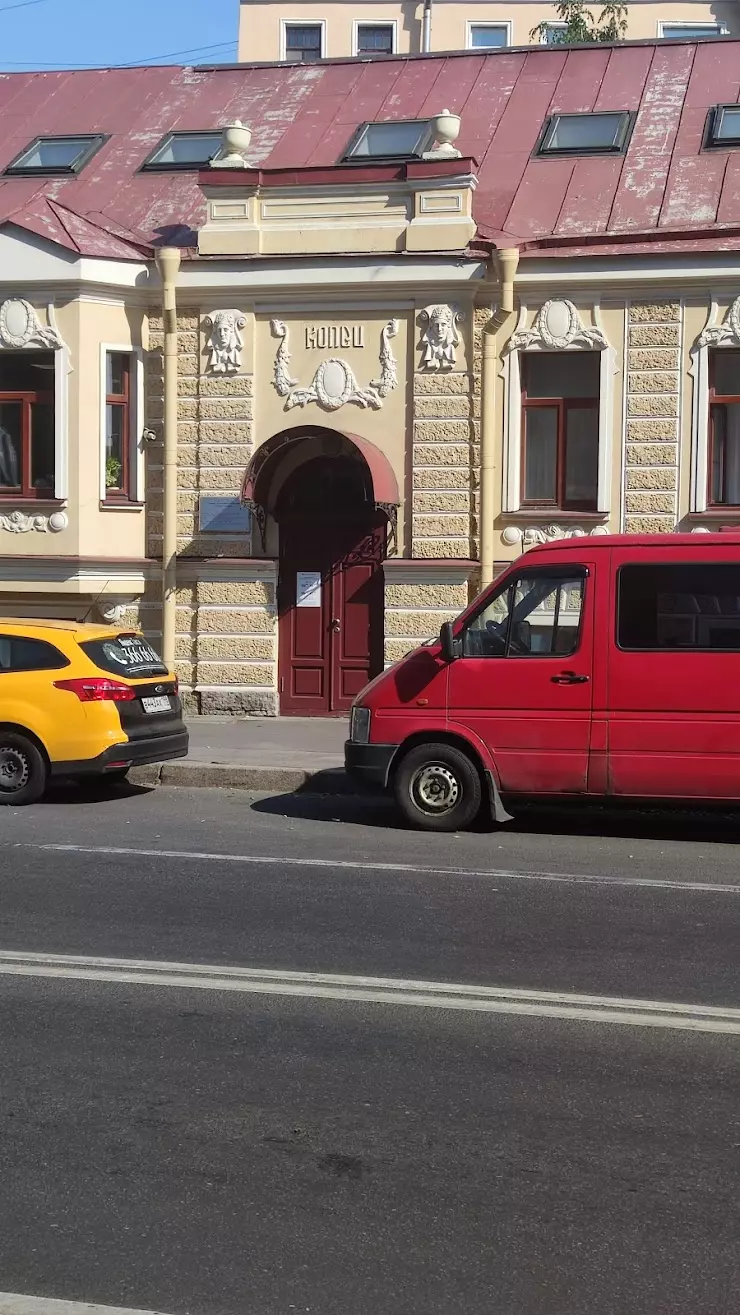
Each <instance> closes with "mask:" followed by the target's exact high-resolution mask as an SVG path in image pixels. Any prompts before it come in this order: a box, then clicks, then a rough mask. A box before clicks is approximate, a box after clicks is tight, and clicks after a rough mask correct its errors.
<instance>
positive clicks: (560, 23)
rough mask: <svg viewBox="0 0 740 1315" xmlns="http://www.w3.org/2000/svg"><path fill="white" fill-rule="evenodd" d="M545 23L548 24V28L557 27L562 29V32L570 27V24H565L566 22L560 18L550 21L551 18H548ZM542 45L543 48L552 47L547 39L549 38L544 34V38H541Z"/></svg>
mask: <svg viewBox="0 0 740 1315" xmlns="http://www.w3.org/2000/svg"><path fill="white" fill-rule="evenodd" d="M545 23H546V25H547V27H557V28H559V29H560V31H561V32H564V31H565V29H566V28H567V26H568V24H567V23H565V22H564V21H563V20H562V19H560V18H552V19H550V18H546V19H545ZM540 45H541V46H549V45H550V42H549V41H548V39H547V37H546V36H545V34H544V32H543V33H542V36H541V37H540Z"/></svg>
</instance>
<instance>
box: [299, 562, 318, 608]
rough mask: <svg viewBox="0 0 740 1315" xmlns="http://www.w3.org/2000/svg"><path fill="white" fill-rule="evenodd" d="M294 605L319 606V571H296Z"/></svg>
mask: <svg viewBox="0 0 740 1315" xmlns="http://www.w3.org/2000/svg"><path fill="white" fill-rule="evenodd" d="M295 599H296V603H295V605H296V607H321V572H320V571H298V572H297V573H296V579H295Z"/></svg>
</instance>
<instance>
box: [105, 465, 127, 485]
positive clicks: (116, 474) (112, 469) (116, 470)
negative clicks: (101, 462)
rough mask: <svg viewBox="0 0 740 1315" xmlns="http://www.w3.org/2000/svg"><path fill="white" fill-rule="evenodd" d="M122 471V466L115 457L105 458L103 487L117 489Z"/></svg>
mask: <svg viewBox="0 0 740 1315" xmlns="http://www.w3.org/2000/svg"><path fill="white" fill-rule="evenodd" d="M122 470H123V466H122V465H121V462H120V461H119V460H118V458H117V457H106V461H105V487H106V488H107V489H119V488H120V487H121V472H122Z"/></svg>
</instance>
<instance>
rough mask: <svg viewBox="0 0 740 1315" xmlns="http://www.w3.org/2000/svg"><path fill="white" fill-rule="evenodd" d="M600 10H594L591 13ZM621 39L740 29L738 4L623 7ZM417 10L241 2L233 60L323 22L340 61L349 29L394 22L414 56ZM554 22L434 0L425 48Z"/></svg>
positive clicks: (520, 10) (348, 52)
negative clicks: (485, 31)
mask: <svg viewBox="0 0 740 1315" xmlns="http://www.w3.org/2000/svg"><path fill="white" fill-rule="evenodd" d="M600 8H601V7H600V6H594V13H595V14H598V13H599V11H600ZM627 8H628V27H627V37H628V38H633V39H635V40H641V39H652V40H654V39H655V38H656V37H657V36H660V35H661V26H660V25H661V23H664V22H665V23H686V24H697V23H699V24H704V23H706V24H722V25H723V26H724V27H726V28H727V30H728V32H729V33H730V34H731V35H737V33H738V31H740V15H739V14H738V9H737V6H736V5H734V4H732V3H730V2H729V0H717V2H716V3H706V0H696V3H686V0H683V3H681V2H680V0H679V2H677V3H675V4H672V3H668V2H666V3H661V4H650V3H648V4H631V5H628V7H627ZM421 20H422V5H421V4H420V3H419V4H410V3H408V2H407V3H403V0H394V3H383V2H382V0H379V2H378V3H367V0H365V2H364V3H359V4H357V5H349V4H347V3H346V2H344V3H336V0H335V2H334V3H327V4H321V3H319V0H305V2H304V0H302V2H301V3H298V4H293V5H292V6H291V5H290V4H288V3H286V0H279V2H278V3H276V2H275V0H242V3H241V6H240V16H239V59H240V60H242V61H246V62H250V63H252V62H263V61H274V60H280V59H284V58H285V45H284V24H285V23H290V24H298V25H302V24H306V23H322V24H323V32H324V38H323V39H324V47H323V54H324V58H327V59H346V58H348V57H350V56H352V55H355V54H356V53H357V52H356V49H355V41H356V35H355V32H356V24H357V23H358V22H360V23H370V24H373V23H384V24H387V23H393V24H394V26H395V32H396V49H395V52H394V53H396V54H402V55H403V54H409V53H410V54H418V53H419V51H420V50H421ZM543 21H545V22H557V14H556V12H555V6H554V5H552V4H542V3H540V4H530V3H516V0H515V3H513V4H496V3H490V2H489V3H486V0H482V2H479V3H476V4H475V5H471V6H465V5H461V4H458V3H454V2H453V0H435V3H434V7H433V18H432V50H433V51H436V50H465V49H466V48H467V47H468V46H469V45H470V39H469V26H470V24H471V23H473V24H485V23H500V24H503V25H505V27H506V33H507V42H506V44H507V45H511V46H526V45H531V44H532V38H531V37H530V32H531V31H532V29H533V28H534V27H536V26H537V24H538V23H540V22H543Z"/></svg>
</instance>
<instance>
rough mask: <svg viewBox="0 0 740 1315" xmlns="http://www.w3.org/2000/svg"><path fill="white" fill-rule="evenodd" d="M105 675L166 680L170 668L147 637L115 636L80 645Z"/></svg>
mask: <svg viewBox="0 0 740 1315" xmlns="http://www.w3.org/2000/svg"><path fill="white" fill-rule="evenodd" d="M80 648H81V649H82V651H83V653H86V654H87V656H88V657H89V658H90V661H91V662H94V663H95V666H96V667H99V668H100V670H101V671H110V672H113V673H114V674H115V675H117V676H166V675H167V668H166V666H165V665H164V663H163V661H162V659H161V657H160V656H159V654H158V653H157V651H156V649H153V648H152V646H151V644H150V643H149V641H148V640H147V639H145V638H144V636H143V635H131V634H128V635H112V636H111V638H110V639H90V640H88V641H87V642H86V643H84V644H80Z"/></svg>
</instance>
